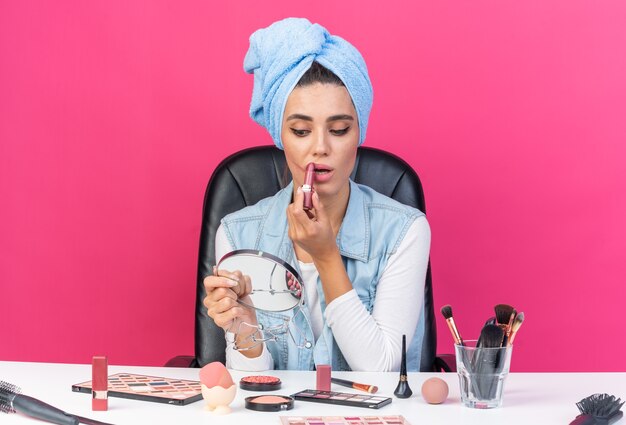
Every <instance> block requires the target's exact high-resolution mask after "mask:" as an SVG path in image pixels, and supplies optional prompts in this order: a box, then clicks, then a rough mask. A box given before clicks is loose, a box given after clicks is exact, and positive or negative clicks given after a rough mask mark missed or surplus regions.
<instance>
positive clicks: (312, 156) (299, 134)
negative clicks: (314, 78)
mask: <svg viewBox="0 0 626 425" xmlns="http://www.w3.org/2000/svg"><path fill="white" fill-rule="evenodd" d="M281 134H282V140H283V147H284V149H285V157H286V159H287V165H288V166H289V169H290V170H291V175H292V176H293V181H294V187H299V186H302V184H303V183H304V174H305V170H306V166H307V164H308V163H309V162H314V163H315V165H316V167H315V169H316V172H315V181H314V183H313V185H314V187H315V191H316V192H317V194H318V195H319V196H320V198H322V199H324V198H326V199H328V198H330V197H333V196H336V195H342V196H345V197H346V199H347V196H348V195H349V193H350V186H349V184H348V179H349V177H350V173H351V172H352V169H353V168H354V161H355V159H356V148H357V146H358V143H359V123H358V119H357V114H356V110H355V109H354V105H353V104H352V98H351V97H350V94H349V93H348V90H347V89H346V88H345V87H343V86H338V85H334V84H322V83H315V84H313V85H309V86H305V87H296V88H295V89H294V90H293V92H291V94H290V95H289V97H288V98H287V105H286V107H285V113H284V115H283V127H282V133H281Z"/></svg>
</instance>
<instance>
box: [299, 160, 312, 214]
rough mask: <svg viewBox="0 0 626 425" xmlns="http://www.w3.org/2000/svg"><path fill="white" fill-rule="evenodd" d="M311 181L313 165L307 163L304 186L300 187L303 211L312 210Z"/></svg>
mask: <svg viewBox="0 0 626 425" xmlns="http://www.w3.org/2000/svg"><path fill="white" fill-rule="evenodd" d="M313 180H315V164H314V163H313V162H309V163H308V164H307V166H306V174H305V175H304V184H303V185H302V191H303V192H304V202H303V205H302V208H304V209H305V210H310V209H313Z"/></svg>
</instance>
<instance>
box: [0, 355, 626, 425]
mask: <svg viewBox="0 0 626 425" xmlns="http://www.w3.org/2000/svg"><path fill="white" fill-rule="evenodd" d="M123 372H126V373H139V374H146V375H153V376H163V377H168V378H178V379H191V380H199V377H198V369H180V368H164V367H137V366H109V374H114V373H123ZM231 374H232V376H233V380H234V381H235V382H238V381H239V379H240V378H241V377H242V376H246V375H250V373H245V372H238V371H232V373H231ZM270 374H271V375H274V376H278V377H279V378H280V379H281V380H282V381H283V384H282V388H281V389H280V390H278V391H276V392H274V393H266V394H282V395H290V394H293V393H295V392H298V391H300V390H304V389H307V388H315V373H314V372H297V371H272V372H271V373H270ZM333 376H334V377H338V378H345V379H350V380H352V381H356V382H362V383H367V384H373V385H378V387H379V394H380V395H384V396H390V397H392V398H393V402H392V403H391V404H390V405H387V406H385V407H383V408H381V409H379V410H375V409H362V408H357V407H348V406H336V405H330V404H319V403H309V402H304V401H296V402H295V407H294V409H293V410H289V411H287V412H280V413H266V412H254V411H250V410H247V409H245V408H244V398H245V397H248V396H250V395H254V394H255V393H253V392H249V391H243V390H240V389H238V392H237V397H236V398H235V400H234V401H233V403H232V404H231V408H232V410H233V412H232V413H231V414H229V415H226V416H215V415H213V414H212V413H211V412H208V411H206V410H205V409H204V402H203V400H201V401H198V402H195V403H192V404H190V405H187V406H172V405H167V404H160V403H151V402H146V401H137V400H128V399H121V398H109V410H108V411H106V412H93V411H91V396H90V395H89V394H81V393H75V392H72V390H71V386H72V384H76V383H79V382H84V381H88V380H90V379H91V365H68V364H53V363H22V362H0V380H4V381H7V382H10V383H12V384H15V385H18V386H20V387H21V388H22V393H23V394H26V395H29V396H31V397H35V398H38V399H40V400H41V401H44V402H46V403H48V404H51V405H53V406H55V407H57V408H59V409H62V410H64V411H66V412H68V413H73V414H76V415H80V416H84V417H88V418H92V419H97V420H101V421H104V422H110V423H114V424H119V425H123V424H144V423H145V424H246V423H253V422H254V423H256V424H273V425H280V419H279V418H278V416H376V415H381V416H382V415H385V416H386V415H404V417H405V418H407V419H408V420H409V421H410V423H411V425H419V424H480V425H485V424H507V425H514V424H531V423H532V424H568V423H570V421H572V420H573V419H574V417H576V415H577V414H578V410H577V408H576V402H577V401H579V400H580V399H582V398H584V397H586V396H588V395H591V394H593V393H597V392H600V393H609V394H612V395H615V396H617V397H620V398H622V399H624V398H626V373H512V374H510V375H509V377H508V380H507V382H506V387H505V393H504V405H503V406H502V407H500V408H497V409H491V410H475V409H470V408H466V407H463V406H462V405H461V402H460V398H459V384H458V379H457V376H456V374H434V373H411V374H409V384H410V386H411V388H412V389H413V396H412V397H410V398H408V399H404V400H401V399H398V398H395V397H393V391H394V389H395V387H396V385H397V383H398V373H362V372H350V373H347V372H344V373H341V372H333ZM431 376H439V377H441V378H443V379H444V380H446V382H447V383H448V385H449V387H450V395H449V397H448V400H447V401H446V402H445V403H444V404H442V405H429V404H427V403H426V402H425V401H424V400H423V399H422V397H421V394H420V388H421V385H422V383H423V382H424V381H425V380H426V379H427V378H429V377H431ZM332 390H333V391H344V392H358V391H355V390H350V389H349V388H345V387H341V386H338V385H334V384H333V386H332ZM0 415H2V416H0V422H1V423H2V424H12V423H16V424H18V423H21V424H27V423H33V424H34V423H41V422H38V421H35V420H34V419H30V418H27V417H24V416H22V415H19V414H12V415H5V414H0ZM619 423H620V424H626V420H625V419H622V420H621V421H620V422H619Z"/></svg>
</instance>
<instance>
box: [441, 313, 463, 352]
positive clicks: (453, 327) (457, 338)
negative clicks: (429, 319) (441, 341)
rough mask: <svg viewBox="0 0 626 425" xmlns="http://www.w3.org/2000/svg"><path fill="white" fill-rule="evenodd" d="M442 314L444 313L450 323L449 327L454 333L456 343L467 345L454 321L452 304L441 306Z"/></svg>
mask: <svg viewBox="0 0 626 425" xmlns="http://www.w3.org/2000/svg"><path fill="white" fill-rule="evenodd" d="M441 314H443V317H445V318H446V323H447V324H448V328H449V329H450V333H451V334H452V338H453V339H454V343H455V344H456V345H465V344H464V343H463V338H461V334H460V333H459V330H458V329H457V328H456V324H455V323H454V318H453V317H452V306H451V305H450V304H447V305H444V306H443V307H441Z"/></svg>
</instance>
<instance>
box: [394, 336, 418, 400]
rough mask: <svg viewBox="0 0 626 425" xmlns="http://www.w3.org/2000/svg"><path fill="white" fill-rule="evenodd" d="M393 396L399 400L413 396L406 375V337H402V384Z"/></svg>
mask: <svg viewBox="0 0 626 425" xmlns="http://www.w3.org/2000/svg"><path fill="white" fill-rule="evenodd" d="M393 394H394V395H395V396H396V397H398V398H409V397H411V395H413V391H411V387H409V381H408V380H407V374H406V335H402V361H401V363H400V382H398V386H397V387H396V390H395V391H394V392H393Z"/></svg>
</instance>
